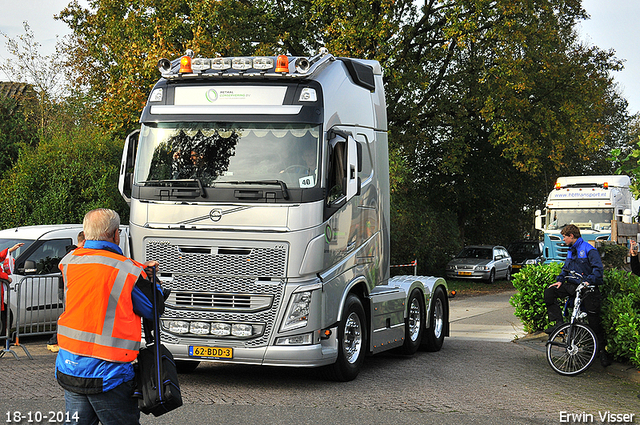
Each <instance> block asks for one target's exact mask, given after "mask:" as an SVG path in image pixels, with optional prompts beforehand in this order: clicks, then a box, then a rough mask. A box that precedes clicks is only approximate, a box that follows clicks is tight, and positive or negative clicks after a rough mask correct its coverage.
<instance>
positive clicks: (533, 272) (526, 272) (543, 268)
mask: <svg viewBox="0 0 640 425" xmlns="http://www.w3.org/2000/svg"><path fill="white" fill-rule="evenodd" d="M561 269H562V264H560V263H551V264H540V265H529V266H527V267H524V268H523V269H522V270H520V272H518V273H517V274H515V275H513V286H514V288H516V289H517V290H518V292H517V293H516V294H515V295H514V296H513V297H511V299H510V300H509V302H510V303H511V305H512V306H514V307H515V308H516V311H515V315H516V317H519V318H520V320H521V321H522V325H523V327H524V330H525V332H528V333H532V332H536V331H539V330H542V329H545V328H546V327H547V326H549V319H548V318H547V308H546V306H545V305H544V290H545V288H546V287H547V286H549V285H551V284H552V283H554V282H555V280H556V276H557V275H558V274H560V270H561Z"/></svg>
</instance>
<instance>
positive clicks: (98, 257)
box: [56, 209, 164, 425]
mask: <svg viewBox="0 0 640 425" xmlns="http://www.w3.org/2000/svg"><path fill="white" fill-rule="evenodd" d="M83 230H84V235H85V238H86V240H85V244H84V247H82V248H78V249H75V250H73V251H71V252H69V253H68V254H67V255H66V256H65V257H64V258H63V259H62V260H61V261H60V265H59V267H60V270H62V276H63V279H64V284H65V286H64V297H65V311H64V313H62V315H61V316H60V318H59V319H58V345H59V347H60V351H59V352H58V357H57V359H56V379H57V380H58V383H59V384H60V386H62V388H64V390H65V401H66V409H67V416H69V418H70V419H72V420H73V421H76V422H77V423H79V424H94V423H98V421H100V422H101V423H102V424H103V425H111V424H114V425H115V424H117V425H123V424H138V423H139V419H140V411H139V409H138V404H137V399H134V398H132V397H131V395H132V392H133V388H134V377H135V373H134V369H133V365H132V364H131V362H132V361H134V360H135V359H136V358H137V356H138V349H139V348H140V339H141V317H144V318H147V319H152V318H153V307H152V303H151V301H150V300H151V299H153V291H154V290H156V291H158V292H159V294H158V295H157V296H156V299H158V300H160V302H159V303H158V304H159V305H158V314H161V313H162V311H163V309H164V298H163V293H162V288H161V287H160V286H158V285H154V284H153V283H151V282H150V281H149V280H148V279H147V277H148V276H149V273H151V271H150V269H149V268H150V267H155V266H157V265H158V263H157V262H156V261H148V262H146V263H145V264H141V263H138V262H137V261H134V260H132V259H130V258H127V257H125V256H124V255H123V254H122V251H121V250H120V247H119V243H120V217H119V216H118V213H116V212H115V211H113V210H108V209H97V210H92V211H89V212H88V213H87V214H86V215H85V217H84V221H83Z"/></svg>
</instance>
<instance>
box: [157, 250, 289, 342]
mask: <svg viewBox="0 0 640 425" xmlns="http://www.w3.org/2000/svg"><path fill="white" fill-rule="evenodd" d="M183 242H184V243H183ZM203 242H204V243H207V242H213V243H215V242H216V241H203ZM225 243H226V242H225ZM145 251H146V252H145V258H146V259H147V260H157V261H158V262H159V263H160V266H159V276H160V279H161V280H162V282H163V283H162V286H163V287H165V288H170V289H171V295H170V297H169V299H168V300H167V303H166V305H167V308H166V309H165V312H164V314H163V316H162V317H163V319H176V320H203V321H216V322H233V323H238V322H247V323H261V324H264V325H265V330H264V333H263V334H262V335H261V336H259V337H256V338H254V339H249V340H242V343H243V344H244V345H245V346H260V345H264V344H266V342H267V341H268V339H269V335H270V334H271V331H272V327H273V323H274V321H275V317H276V314H277V311H278V308H279V307H280V304H281V302H282V294H283V291H284V284H285V279H284V278H285V273H286V264H287V245H284V244H277V245H276V244H269V243H263V244H261V245H260V246H254V247H246V246H244V245H243V246H233V245H231V246H229V245H225V247H224V248H220V247H216V246H206V245H203V246H197V247H196V246H194V242H193V241H180V240H176V241H166V240H164V241H156V240H150V241H148V242H147V244H146V246H145ZM209 337H210V338H211V336H209ZM162 338H163V339H164V340H165V341H167V342H169V343H179V339H178V338H177V337H176V336H175V335H172V334H169V333H166V332H163V333H162Z"/></svg>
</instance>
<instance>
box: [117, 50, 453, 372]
mask: <svg viewBox="0 0 640 425" xmlns="http://www.w3.org/2000/svg"><path fill="white" fill-rule="evenodd" d="M193 56H194V55H193V53H192V52H190V51H189V52H187V54H186V55H185V56H183V57H181V58H179V59H176V60H174V61H169V60H166V59H161V60H160V61H159V63H158V68H159V70H160V72H161V74H162V78H161V79H160V80H159V81H158V82H157V84H156V85H155V86H154V88H153V90H152V91H151V94H150V96H149V100H148V102H147V104H146V106H145V107H144V110H143V112H142V115H141V118H140V122H141V128H140V130H138V131H136V132H134V133H132V134H131V135H129V137H128V138H127V141H126V144H125V148H124V152H123V156H122V165H121V170H120V183H119V186H120V191H121V193H122V195H123V197H124V198H125V199H126V200H127V202H129V204H130V207H131V215H130V223H129V226H130V237H131V247H130V248H131V252H132V255H133V258H135V259H137V260H139V261H146V260H152V259H153V260H158V261H159V262H160V266H159V273H158V276H159V279H160V280H161V281H162V284H163V286H164V287H168V288H170V289H171V295H170V297H169V299H168V300H167V309H166V311H165V313H164V315H163V316H162V320H161V322H162V339H163V341H164V342H166V345H167V346H168V348H169V349H170V350H171V352H172V353H173V355H174V356H175V359H176V360H177V361H178V364H179V368H180V369H181V370H183V371H189V370H193V369H195V368H196V367H197V365H198V363H199V362H201V361H220V362H229V363H244V364H259V365H273V366H293V367H319V366H325V367H326V371H327V374H328V376H329V377H331V378H332V379H336V380H341V381H348V380H352V379H354V378H355V377H356V376H357V374H358V372H359V370H360V368H361V365H362V363H363V360H364V357H365V355H367V354H375V353H378V352H381V351H385V350H389V349H398V350H399V351H402V352H404V353H406V354H413V353H414V352H415V351H416V350H417V349H418V348H419V347H421V346H422V347H424V348H425V349H427V350H432V351H435V350H439V349H440V348H441V347H442V344H443V341H444V337H445V336H448V334H449V319H448V316H449V308H448V298H447V297H448V294H447V285H446V282H445V280H444V279H442V278H437V277H421V276H396V277H393V278H390V264H389V258H390V252H389V250H390V248H389V246H390V244H389V238H390V232H389V165H388V148H387V120H386V103H385V95H384V89H383V82H382V69H381V67H380V64H379V63H378V62H376V61H369V60H358V59H349V58H340V57H334V56H332V55H331V54H329V53H328V52H327V51H326V49H322V50H321V51H320V52H319V53H318V54H317V55H316V56H313V57H288V56H285V55H281V56H278V57H234V58H222V57H217V58H196V57H193Z"/></svg>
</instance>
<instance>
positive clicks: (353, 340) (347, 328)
mask: <svg viewBox="0 0 640 425" xmlns="http://www.w3.org/2000/svg"><path fill="white" fill-rule="evenodd" d="M343 349H344V355H345V358H346V360H347V362H349V363H351V364H353V363H355V362H356V361H357V360H358V357H359V356H360V350H361V349H362V324H361V323H360V317H359V316H358V315H357V314H356V313H351V314H350V315H349V317H347V321H346V323H345V325H344V342H343Z"/></svg>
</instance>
